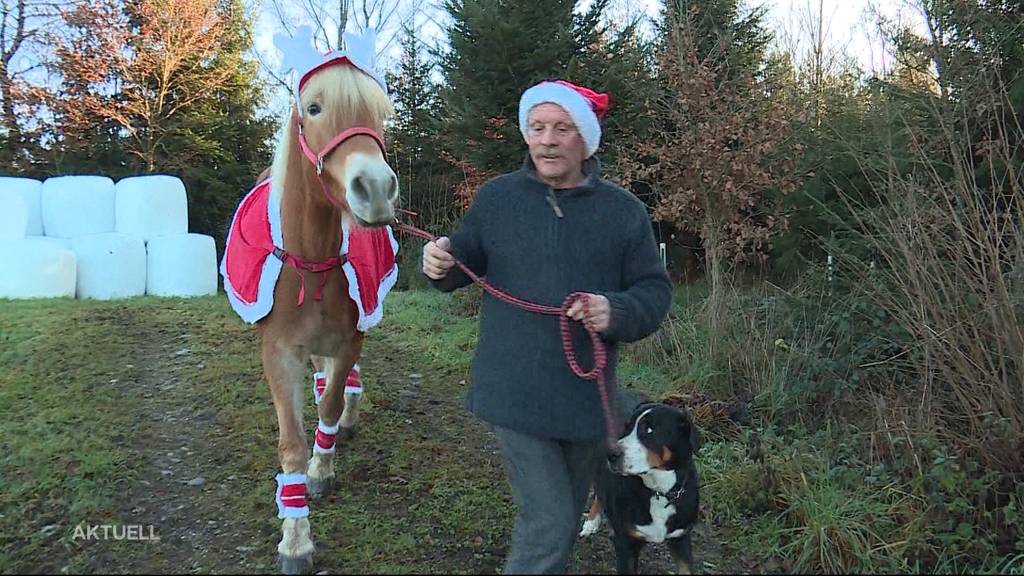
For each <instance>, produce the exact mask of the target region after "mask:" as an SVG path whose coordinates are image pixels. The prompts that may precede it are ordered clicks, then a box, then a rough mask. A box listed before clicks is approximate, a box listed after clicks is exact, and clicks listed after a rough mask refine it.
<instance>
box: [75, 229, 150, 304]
mask: <svg viewBox="0 0 1024 576" xmlns="http://www.w3.org/2000/svg"><path fill="white" fill-rule="evenodd" d="M71 246H72V248H73V249H74V251H75V256H77V257H78V288H77V290H76V291H75V294H76V295H77V296H78V298H95V299H97V300H113V299H117V298H130V297H132V296H142V295H143V294H145V293H146V244H145V242H143V241H142V238H141V237H139V236H132V235H129V234H119V233H116V232H111V233H107V234H89V235H86V236H76V237H75V238H72V239H71Z"/></svg>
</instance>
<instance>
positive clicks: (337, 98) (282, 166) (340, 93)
mask: <svg viewBox="0 0 1024 576" xmlns="http://www.w3.org/2000/svg"><path fill="white" fill-rule="evenodd" d="M302 94H303V95H319V96H320V99H321V103H322V105H323V108H324V110H330V111H332V112H331V113H332V114H333V118H332V124H333V125H334V126H333V129H334V130H335V131H336V132H340V131H341V129H342V128H344V127H347V126H351V125H353V124H355V123H356V122H357V120H358V119H368V120H369V122H370V125H371V126H376V127H380V128H383V125H384V122H385V120H387V119H388V118H389V117H391V116H392V115H394V113H395V108H394V105H393V104H392V103H391V99H390V98H388V95H387V93H385V92H384V90H382V89H381V87H380V85H379V84H377V82H376V81H375V80H374V79H373V78H371V77H370V76H368V75H366V74H364V73H363V72H361V71H360V70H358V69H357V68H354V67H352V66H346V65H339V66H331V67H329V68H325V69H323V70H320V71H319V72H317V73H316V74H314V75H313V77H312V78H310V79H309V80H308V81H307V82H306V84H305V85H304V86H303V87H302ZM364 121H365V120H364ZM295 131H296V126H295V116H294V105H293V106H289V107H288V115H287V117H286V119H285V121H284V122H283V123H282V125H281V132H279V133H278V142H277V148H276V149H275V151H274V162H273V164H272V167H271V172H270V175H271V179H272V180H271V193H272V194H275V195H276V196H277V198H278V199H280V197H281V196H280V194H281V190H280V186H282V185H283V184H284V179H285V176H286V174H287V170H288V162H289V158H290V156H291V151H292V147H293V146H298V142H297V140H296V139H295Z"/></svg>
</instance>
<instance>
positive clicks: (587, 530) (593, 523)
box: [580, 516, 601, 538]
mask: <svg viewBox="0 0 1024 576" xmlns="http://www.w3.org/2000/svg"><path fill="white" fill-rule="evenodd" d="M600 527H601V517H600V516H598V517H596V518H590V519H588V520H587V521H586V522H584V523H583V529H582V530H580V537H581V538H582V537H584V536H590V535H591V534H596V533H597V529H598V528H600Z"/></svg>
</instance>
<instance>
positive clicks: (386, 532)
mask: <svg viewBox="0 0 1024 576" xmlns="http://www.w3.org/2000/svg"><path fill="white" fill-rule="evenodd" d="M700 299H701V298H700V293H699V291H692V290H690V291H680V292H679V294H677V303H676V310H675V313H674V318H675V320H673V323H672V325H671V327H670V328H671V330H670V334H669V335H662V336H659V338H661V339H660V340H659V339H658V338H652V339H648V340H647V341H644V342H641V343H639V344H636V345H631V346H630V347H628V349H627V350H626V353H625V354H624V355H623V365H622V366H621V369H620V380H621V384H623V385H626V386H631V387H638V388H640V389H642V390H643V391H645V392H647V393H648V394H650V395H652V396H655V397H662V396H664V395H666V394H672V393H679V392H696V393H703V392H707V393H708V394H713V392H714V391H711V390H705V389H704V388H703V386H704V383H705V382H709V381H711V380H712V379H713V377H714V374H713V371H714V370H713V368H711V366H713V364H712V363H710V362H709V361H707V360H706V358H705V357H703V356H702V352H700V351H701V350H702V349H703V347H704V342H703V340H702V339H703V335H702V334H701V330H700V328H699V327H698V325H697V324H696V323H694V322H692V321H689V320H687V319H688V318H692V317H693V316H694V314H695V308H696V307H697V306H699V304H700ZM471 310H472V306H471V305H470V306H467V304H466V301H465V300H464V299H461V298H460V297H458V296H455V297H453V296H450V295H443V294H439V293H436V292H430V291H418V290H412V291H402V292H395V293H393V294H392V295H391V296H390V297H389V303H388V308H387V313H386V314H385V321H384V322H383V323H382V324H381V325H380V326H379V327H377V328H375V329H374V330H373V331H372V332H371V333H370V335H369V336H368V338H367V341H366V346H365V348H364V355H363V358H362V359H361V361H360V364H361V366H362V367H363V375H364V383H365V387H366V391H365V395H364V396H365V400H364V405H363V415H362V420H361V422H360V425H359V426H360V428H359V435H358V436H357V437H356V438H355V440H353V441H352V442H351V443H350V444H348V445H347V446H345V447H343V448H341V449H340V452H339V457H338V458H337V459H336V463H335V466H336V472H337V474H338V481H339V485H338V489H337V490H336V491H335V492H334V493H333V494H332V495H331V496H329V497H327V498H326V499H324V500H319V501H313V503H312V505H311V515H310V520H311V523H312V527H313V538H314V542H315V544H316V546H317V553H316V555H315V556H314V562H315V570H317V571H324V572H326V573H353V572H355V573H367V572H373V573H497V572H500V570H501V567H502V563H503V559H504V557H505V554H506V552H507V546H508V540H509V533H510V530H511V526H512V522H513V516H514V510H513V507H512V505H511V500H510V497H509V493H508V489H507V485H506V484H505V480H504V475H503V473H502V470H501V467H500V456H499V454H498V451H497V446H496V444H495V442H494V439H493V437H492V435H491V432H490V430H489V429H488V428H487V427H486V426H485V425H484V424H482V423H481V422H479V421H477V420H476V419H474V418H473V417H472V416H471V415H470V414H469V413H468V412H467V411H466V410H465V408H464V407H463V401H464V397H465V393H466V390H467V384H466V382H467V379H468V371H469V365H470V360H471V352H472V350H473V347H474V345H475V339H476V320H475V318H474V317H473V316H472V314H471V313H469V312H468V311H471ZM257 350H258V349H257V341H256V335H255V332H254V331H253V329H252V328H251V327H250V326H247V325H245V324H243V323H242V322H241V321H240V320H239V319H238V318H237V317H236V316H235V314H234V312H232V311H231V309H230V308H229V307H228V305H227V302H226V300H225V299H224V297H223V295H220V296H217V297H211V298H204V299H192V300H183V299H160V298H139V299H132V300H124V301H115V302H94V301H75V300H48V301H17V302H14V301H0V445H2V448H3V451H2V455H0V572H2V573H22V572H27V573H44V572H45V573H60V572H75V573H83V572H84V573H96V572H103V573H138V572H142V571H152V572H155V573H182V572H191V573H199V572H201V573H251V572H275V571H276V570H277V565H276V543H277V541H278V540H279V534H280V521H279V520H278V519H277V518H276V506H275V504H274V489H275V483H274V479H273V478H274V475H275V474H276V473H277V472H278V471H279V464H278V462H277V456H276V443H277V428H276V420H275V418H274V415H273V406H272V403H271V400H270V396H269V392H268V390H267V386H266V384H265V382H264V381H263V377H262V370H261V367H260V359H259V354H258V351H257ZM672 350H674V352H672ZM303 385H304V386H306V384H305V383H304V384H303ZM762 404H763V402H762V401H761V400H760V399H758V398H755V399H753V401H752V402H751V405H750V410H751V412H752V413H753V421H752V423H750V424H748V425H744V426H739V425H737V424H736V423H734V422H731V421H729V420H726V419H723V418H722V417H721V414H719V413H716V412H714V411H711V412H697V413H696V414H697V416H698V422H700V423H701V424H702V427H703V429H704V430H703V431H704V437H705V439H706V442H705V444H704V446H703V448H702V450H701V452H700V456H699V458H698V468H699V470H700V474H701V478H702V489H701V498H702V503H703V506H702V509H703V518H704V522H703V524H702V525H701V526H700V528H699V530H698V531H697V532H696V536H695V546H694V551H695V554H696V559H697V563H696V567H697V568H698V570H699V571H700V572H703V573H783V572H851V571H852V572H877V571H882V572H911V571H919V570H921V569H922V568H924V567H927V568H928V569H929V570H930V571H934V572H946V573H949V572H965V571H981V572H1001V573H1022V571H1024V556H1009V557H998V556H990V557H988V558H983V559H982V560H977V559H976V558H977V555H976V552H975V551H974V550H973V549H970V548H967V547H966V544H967V543H970V542H971V541H972V538H973V536H972V535H971V534H966V533H965V530H968V529H970V526H967V527H965V526H952V527H950V528H948V529H943V528H941V523H940V522H941V518H940V519H938V520H936V518H935V517H933V513H934V512H935V510H937V509H939V508H936V502H938V503H940V504H942V503H943V499H944V498H946V499H948V500H949V501H950V502H955V500H954V496H955V495H953V494H952V493H950V495H948V497H947V496H946V495H944V494H942V493H931V494H930V493H929V492H927V490H926V489H923V488H921V486H927V485H928V484H927V482H928V481H929V480H928V479H927V478H925V479H923V480H922V482H924V484H914V483H908V482H907V481H905V480H900V479H899V478H895V477H893V476H891V475H890V473H889V472H887V471H886V470H884V469H879V468H877V467H872V466H870V465H868V464H866V463H865V462H866V460H865V459H864V457H863V456H864V455H863V454H860V453H859V452H858V449H857V443H856V442H855V441H854V439H853V438H852V437H850V436H848V435H847V431H846V430H842V429H839V428H837V429H835V430H833V431H831V432H829V431H824V432H816V433H810V432H807V431H804V430H801V429H800V428H799V427H796V428H794V427H787V428H785V429H782V428H777V427H775V426H773V425H771V424H770V422H768V421H767V418H766V414H767V413H769V412H770V408H765V407H764V406H762ZM708 405H709V406H717V405H719V404H715V403H714V402H712V403H710V404H708ZM315 421H316V416H315V410H314V406H313V403H312V399H310V401H309V403H308V405H307V407H306V428H307V429H308V430H309V431H310V437H311V436H312V434H311V432H312V429H313V426H314V423H315ZM754 430H759V431H760V433H761V435H760V442H761V446H762V448H761V452H762V458H761V459H760V460H759V461H754V460H753V459H751V444H750V440H751V435H750V434H751V432H752V431H754ZM943 466H946V464H943V463H941V462H938V461H937V463H935V464H933V465H932V467H931V468H930V469H928V470H926V473H927V475H928V476H929V477H932V476H934V478H937V479H938V481H940V482H941V481H943V480H942V479H943V478H945V477H946V476H943V475H941V474H946V475H947V476H948V474H947V472H945V470H947V468H943ZM104 526H106V527H108V528H107V529H108V530H120V531H121V534H122V538H123V536H124V535H125V533H126V530H127V527H133V530H135V532H134V534H135V536H136V538H135V539H115V538H112V537H110V536H111V535H115V536H116V535H117V533H118V532H117V531H114V532H108V535H107V536H108V537H107V538H106V539H104V538H102V536H103V530H104V528H103V527H104ZM89 527H94V529H96V530H97V531H98V532H97V533H96V534H95V535H94V536H93V537H89V534H88V533H87V529H88V528H89ZM140 534H141V535H142V536H145V537H146V539H140V538H138V536H139V535H140ZM151 536H152V537H155V538H158V539H151V538H150V537H151ZM606 536H607V532H606V528H604V529H602V532H601V533H600V534H599V535H598V536H597V537H592V538H590V539H586V540H582V541H581V542H580V545H579V546H578V548H577V564H576V569H575V570H576V571H578V572H580V573H595V572H597V573H608V572H612V571H613V568H614V563H613V559H612V556H611V552H610V549H609V546H608V542H607V538H606ZM922 550H924V551H926V552H928V553H929V554H931V556H930V557H929V558H928V563H927V564H922V562H923V560H922V557H921V556H920V553H921V551H922ZM972 558H974V559H973V560H972ZM643 561H644V567H643V569H644V571H645V572H648V573H665V572H668V571H671V570H672V562H671V559H670V557H669V556H668V554H667V552H666V551H665V550H663V549H660V548H657V547H653V548H650V549H648V550H647V551H645V553H644V556H643Z"/></svg>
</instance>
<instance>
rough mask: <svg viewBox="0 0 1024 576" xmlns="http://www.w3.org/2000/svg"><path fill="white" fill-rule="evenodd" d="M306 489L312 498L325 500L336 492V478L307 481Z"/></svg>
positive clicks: (309, 479)
mask: <svg viewBox="0 0 1024 576" xmlns="http://www.w3.org/2000/svg"><path fill="white" fill-rule="evenodd" d="M306 489H307V490H308V491H309V497H310V498H323V497H324V496H327V495H328V494H330V493H331V492H332V491H333V490H334V476H331V477H328V478H322V479H320V480H313V479H312V478H307V479H306Z"/></svg>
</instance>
